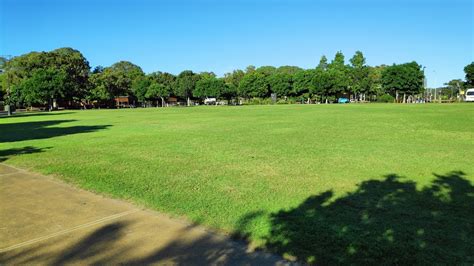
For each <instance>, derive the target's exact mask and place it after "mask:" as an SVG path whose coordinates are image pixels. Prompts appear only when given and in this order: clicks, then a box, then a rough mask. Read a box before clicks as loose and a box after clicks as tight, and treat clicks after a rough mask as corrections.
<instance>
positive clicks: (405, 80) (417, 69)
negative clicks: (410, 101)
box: [382, 62, 425, 102]
mask: <svg viewBox="0 0 474 266" xmlns="http://www.w3.org/2000/svg"><path fill="white" fill-rule="evenodd" d="M424 79H425V75H424V72H423V70H422V68H421V65H418V63H416V62H411V63H405V64H400V65H396V64H394V65H392V66H388V67H386V68H384V70H383V71H382V86H383V89H384V90H385V91H386V92H388V93H390V94H392V95H394V96H395V97H396V99H397V101H399V95H401V94H403V102H406V96H407V95H414V94H418V93H421V92H422V91H423V89H424V87H423V81H424Z"/></svg>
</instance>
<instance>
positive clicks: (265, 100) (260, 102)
mask: <svg viewBox="0 0 474 266" xmlns="http://www.w3.org/2000/svg"><path fill="white" fill-rule="evenodd" d="M244 104H246V105H264V104H273V101H272V99H271V98H252V99H249V100H247V101H245V102H244Z"/></svg>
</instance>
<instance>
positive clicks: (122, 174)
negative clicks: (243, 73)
mask: <svg viewBox="0 0 474 266" xmlns="http://www.w3.org/2000/svg"><path fill="white" fill-rule="evenodd" d="M0 134H1V136H0V139H1V140H2V143H0V150H7V149H8V150H12V149H13V150H14V149H21V148H23V147H32V148H34V149H40V150H42V151H43V152H41V153H33V152H27V153H19V154H18V155H16V156H9V157H8V158H4V160H6V161H5V162H6V163H8V164H12V165H16V166H20V167H28V168H32V169H34V170H36V171H40V172H42V173H44V174H55V175H58V176H60V177H62V178H64V179H66V180H69V181H72V182H74V183H76V184H78V185H80V186H81V187H84V188H86V189H91V190H94V191H98V192H101V193H106V194H109V195H112V196H115V197H119V198H125V199H131V200H133V201H135V202H137V203H140V204H144V205H146V206H148V207H151V208H154V209H157V210H160V211H164V212H168V213H172V214H175V215H184V216H186V217H187V218H188V219H190V220H192V221H195V222H199V223H204V224H206V225H208V226H211V227H214V228H218V229H220V230H222V231H226V232H237V234H241V235H245V236H247V237H249V239H250V240H252V241H253V242H254V243H255V244H256V245H257V246H258V245H265V244H267V245H268V243H274V242H275V241H276V240H275V239H272V232H274V230H275V225H274V224H273V222H272V221H274V220H272V219H273V218H272V217H274V216H275V215H276V214H278V213H280V212H281V211H285V210H291V209H292V208H297V207H298V206H300V205H301V204H303V203H304V202H306V201H307V199H308V198H310V197H312V196H313V195H319V194H322V193H325V192H327V191H328V190H330V191H331V193H332V194H331V200H329V201H328V202H327V203H325V204H330V203H331V202H332V201H336V200H337V199H338V198H342V197H345V196H347V195H349V194H350V193H353V192H354V191H357V189H358V184H361V183H363V182H366V181H370V180H384V176H386V175H387V174H391V173H394V174H396V175H397V176H406V177H407V178H408V179H409V181H413V186H415V188H416V189H418V190H421V189H422V188H423V187H426V186H430V185H431V182H432V181H433V180H434V179H435V176H433V173H438V174H443V173H449V172H451V171H453V170H459V171H463V172H464V173H465V175H463V178H464V179H466V180H469V181H468V183H469V182H472V181H473V180H474V176H473V173H474V164H473V158H474V105H469V104H452V105H435V104H433V105H390V104H370V105H311V106H306V105H288V106H244V107H193V108H164V109H162V108H159V109H133V110H125V109H124V110H87V111H77V112H67V113H66V112H65V113H63V114H62V113H61V112H58V113H57V115H54V116H50V115H46V114H44V115H43V114H39V115H35V116H19V117H9V118H0ZM414 204H416V203H414ZM415 210H416V209H415ZM252 213H260V214H261V215H255V217H252V219H250V220H251V221H246V223H245V228H244V227H242V219H244V218H245V217H248V215H250V214H252ZM302 228H304V227H302ZM292 230H298V229H292ZM301 230H303V229H301ZM301 232H302V231H301ZM301 232H300V233H301ZM299 235H301V236H304V234H299ZM275 237H276V236H275ZM361 237H362V236H361ZM308 239H309V240H311V238H310V237H309V238H308ZM303 242H304V241H303ZM293 247H296V248H297V249H298V246H297V245H296V246H295V245H293ZM276 250H277V251H278V252H279V253H285V250H282V249H280V248H278V249H276ZM286 252H288V253H291V254H290V255H292V256H296V257H298V255H299V254H305V255H304V256H301V255H300V256H299V258H300V259H308V258H310V257H311V256H309V255H308V254H307V253H301V252H298V251H295V250H290V249H288V248H287V250H286ZM310 253H311V252H310ZM306 255H308V256H306ZM316 261H317V258H316ZM326 261H328V260H326ZM329 261H330V260H329ZM433 261H436V260H435V258H434V260H433ZM330 262H333V261H330Z"/></svg>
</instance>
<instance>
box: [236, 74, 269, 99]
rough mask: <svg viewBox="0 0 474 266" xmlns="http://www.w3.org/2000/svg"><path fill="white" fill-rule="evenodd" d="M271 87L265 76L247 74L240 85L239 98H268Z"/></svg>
mask: <svg viewBox="0 0 474 266" xmlns="http://www.w3.org/2000/svg"><path fill="white" fill-rule="evenodd" d="M269 87H270V85H269V84H268V81H267V78H266V76H265V74H263V73H261V72H258V71H252V72H250V73H248V74H246V75H245V76H244V77H243V78H242V80H241V81H240V84H239V96H241V97H243V98H247V99H248V98H252V97H268V96H269V92H270V91H269Z"/></svg>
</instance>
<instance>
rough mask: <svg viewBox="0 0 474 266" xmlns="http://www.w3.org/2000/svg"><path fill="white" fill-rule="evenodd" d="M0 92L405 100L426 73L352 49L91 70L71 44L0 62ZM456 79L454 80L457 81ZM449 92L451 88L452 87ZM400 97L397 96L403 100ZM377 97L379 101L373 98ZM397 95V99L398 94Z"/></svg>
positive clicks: (473, 73)
mask: <svg viewBox="0 0 474 266" xmlns="http://www.w3.org/2000/svg"><path fill="white" fill-rule="evenodd" d="M0 63H1V69H2V70H3V71H2V72H1V74H0V91H1V94H0V97H3V98H4V100H5V102H6V103H9V104H11V105H13V106H17V107H20V106H23V107H28V106H47V107H49V108H50V109H51V108H53V107H55V106H56V103H58V104H59V105H63V106H66V107H73V106H79V105H80V106H96V107H97V106H106V107H111V106H114V105H115V102H114V99H115V98H117V97H119V96H120V97H127V98H128V99H130V103H133V104H135V105H138V106H144V107H146V106H166V105H167V104H168V100H169V99H170V97H174V99H175V103H177V104H187V105H190V104H192V102H202V101H204V100H205V99H206V98H211V97H212V98H217V99H218V101H223V100H226V101H227V103H229V104H230V103H267V102H272V101H271V100H266V99H267V98H269V97H270V96H271V95H273V96H276V97H277V99H278V101H277V102H278V103H294V102H306V103H317V102H320V103H323V102H324V103H328V102H334V101H336V99H337V98H339V97H345V98H350V99H352V100H354V101H375V100H377V101H387V100H388V99H392V98H390V97H389V96H392V97H393V99H394V101H398V102H403V101H405V99H406V97H407V96H409V95H411V96H414V95H419V94H421V93H422V92H423V90H424V71H423V69H422V66H421V65H419V64H418V63H416V62H411V63H405V64H393V65H391V66H387V65H381V66H375V67H372V66H368V65H367V64H366V59H365V57H364V55H363V53H362V52H360V51H357V52H356V53H355V54H354V56H353V57H352V58H351V59H350V60H349V63H348V64H346V62H345V56H344V54H343V53H342V52H337V53H336V55H335V57H334V59H333V60H331V61H330V62H328V59H327V58H326V56H322V57H321V59H320V61H319V64H318V65H317V66H315V68H310V69H302V68H299V67H296V66H281V67H278V68H276V67H273V66H262V67H258V68H256V67H254V66H249V67H247V68H246V69H245V70H234V71H232V72H230V73H226V74H225V75H224V77H217V76H216V75H215V74H214V73H212V72H201V73H195V72H193V71H191V70H185V71H183V72H181V73H179V74H178V75H176V76H175V75H173V74H170V73H166V72H154V73H150V74H145V73H144V72H143V71H142V69H141V68H140V67H139V66H137V65H134V64H133V63H131V62H127V61H120V62H117V63H115V64H113V65H111V66H109V67H105V68H104V67H102V66H97V67H95V68H94V69H93V70H92V71H91V69H90V66H89V63H88V61H87V60H86V59H85V58H84V56H83V55H82V54H81V53H80V52H79V51H77V50H74V49H71V48H60V49H56V50H53V51H51V52H31V53H28V54H24V55H21V56H17V57H14V58H12V59H11V60H6V59H4V58H2V60H1V61H0ZM464 70H465V72H466V82H463V81H459V80H454V81H451V82H450V83H449V85H448V86H449V88H458V89H461V88H464V87H466V86H473V84H474V81H473V80H474V63H471V64H470V65H468V66H466V68H465V69H464ZM456 82H458V83H456ZM451 91H452V90H451ZM402 96H403V98H402ZM380 97H382V98H383V100H381V99H379V100H378V98H380ZM402 99H403V100H402Z"/></svg>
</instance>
